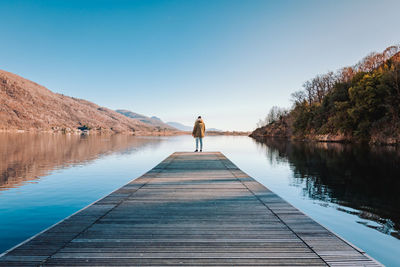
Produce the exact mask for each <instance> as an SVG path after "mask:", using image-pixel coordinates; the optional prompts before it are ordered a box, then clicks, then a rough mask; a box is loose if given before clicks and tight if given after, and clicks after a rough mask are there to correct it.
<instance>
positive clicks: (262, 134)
mask: <svg viewBox="0 0 400 267" xmlns="http://www.w3.org/2000/svg"><path fill="white" fill-rule="evenodd" d="M290 124H291V121H290V119H289V118H282V119H280V120H278V121H275V122H272V123H270V124H268V125H266V126H263V127H260V128H257V129H255V130H254V131H253V132H252V133H251V134H250V135H249V136H250V137H252V138H254V139H257V140H263V139H265V138H277V139H287V140H294V141H308V142H326V143H368V144H370V145H386V146H398V145H400V133H399V134H397V135H391V136H387V135H385V134H384V133H383V132H382V131H379V130H377V131H375V132H373V133H372V134H371V136H370V137H369V139H368V140H366V139H360V138H357V137H354V136H352V135H349V134H341V133H336V134H334V133H329V134H313V133H308V134H306V135H302V136H299V135H295V134H294V133H293V130H292V127H291V125H290Z"/></svg>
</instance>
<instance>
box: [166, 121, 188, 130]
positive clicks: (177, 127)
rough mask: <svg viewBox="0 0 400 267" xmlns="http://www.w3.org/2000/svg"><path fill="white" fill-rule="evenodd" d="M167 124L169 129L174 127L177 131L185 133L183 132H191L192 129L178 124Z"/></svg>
mask: <svg viewBox="0 0 400 267" xmlns="http://www.w3.org/2000/svg"><path fill="white" fill-rule="evenodd" d="M167 124H168V125H169V126H171V127H174V128H176V129H178V130H181V131H185V132H187V131H192V130H193V127H190V126H186V125H183V124H182V123H179V122H173V121H170V122H167Z"/></svg>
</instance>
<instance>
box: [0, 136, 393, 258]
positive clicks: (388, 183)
mask: <svg viewBox="0 0 400 267" xmlns="http://www.w3.org/2000/svg"><path fill="white" fill-rule="evenodd" d="M193 145H194V142H193V138H192V137H191V136H174V137H134V136H126V135H115V136H83V137H81V136H68V135H50V134H42V135H33V134H0V253H1V252H4V251H5V250H7V249H9V248H11V247H13V246H14V245H16V244H18V243H20V242H21V241H23V240H25V239H27V238H29V237H31V236H32V235H34V234H36V233H38V232H40V231H42V230H43V229H45V228H47V227H49V226H50V225H52V224H54V223H56V222H58V221H59V220H61V219H63V218H64V217H66V216H68V215H70V214H72V213H74V212H75V211H77V210H79V209H81V208H83V207H85V206H86V205H88V204H90V203H92V202H93V201H95V200H97V199H99V198H101V197H103V196H104V195H106V194H109V193H110V192H112V191H113V190H115V189H116V188H119V187H121V186H122V185H124V184H126V183H127V182H129V181H130V180H132V179H134V178H136V177H138V176H140V175H141V174H143V173H145V172H147V171H148V170H149V169H151V168H152V167H154V166H155V165H156V164H157V163H159V162H160V161H161V160H163V159H164V158H166V157H167V156H168V155H169V154H171V153H173V152H175V151H191V150H193V148H194V147H193ZM205 151H221V152H222V153H224V154H225V155H226V156H227V157H228V158H230V159H231V160H232V161H233V162H234V163H235V164H236V165H238V166H239V167H240V168H241V169H242V170H243V171H245V172H246V173H248V174H249V175H251V176H253V177H254V178H256V179H257V180H258V181H259V182H260V183H262V184H264V185H265V186H267V187H268V188H270V189H271V190H273V191H274V192H275V193H277V194H279V195H280V196H281V197H283V198H284V199H286V200H287V201H288V202H290V203H291V204H292V205H294V206H295V207H297V208H298V209H300V210H302V211H303V212H304V213H306V214H307V215H309V216H311V217H312V218H313V219H314V220H316V221H318V222H319V223H321V224H322V225H324V226H325V227H327V228H329V229H331V230H332V231H334V232H335V233H337V234H339V235H340V236H342V237H343V238H344V239H346V240H348V241H350V242H352V243H353V244H355V245H356V246H358V247H359V248H361V249H363V250H365V251H366V252H367V253H368V254H369V255H371V256H373V257H374V258H376V259H377V260H379V261H380V262H382V263H383V264H385V265H387V266H400V259H399V257H398V256H399V255H400V240H399V239H400V234H399V230H400V151H399V149H395V148H393V147H392V148H391V147H372V148H368V147H362V146H354V145H353V146H351V145H340V144H323V143H318V144H307V143H292V142H286V141H277V140H267V141H264V142H263V143H261V142H257V141H255V140H253V139H251V138H249V137H244V136H209V137H206V138H205Z"/></svg>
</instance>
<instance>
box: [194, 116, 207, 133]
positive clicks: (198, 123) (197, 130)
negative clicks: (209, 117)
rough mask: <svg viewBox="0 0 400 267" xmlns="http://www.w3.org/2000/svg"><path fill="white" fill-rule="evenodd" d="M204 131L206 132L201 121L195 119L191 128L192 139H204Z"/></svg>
mask: <svg viewBox="0 0 400 267" xmlns="http://www.w3.org/2000/svg"><path fill="white" fill-rule="evenodd" d="M205 131H206V125H205V124H204V122H203V120H202V119H197V120H196V122H195V123H194V127H193V132H192V135H193V137H204V133H205Z"/></svg>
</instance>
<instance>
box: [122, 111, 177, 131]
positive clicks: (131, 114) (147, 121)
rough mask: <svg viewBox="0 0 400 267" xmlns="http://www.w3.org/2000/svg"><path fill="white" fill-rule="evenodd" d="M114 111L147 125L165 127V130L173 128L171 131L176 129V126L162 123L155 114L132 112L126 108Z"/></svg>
mask: <svg viewBox="0 0 400 267" xmlns="http://www.w3.org/2000/svg"><path fill="white" fill-rule="evenodd" d="M115 111H116V112H118V113H119V114H122V115H124V116H126V117H128V118H132V119H136V120H139V121H140V122H143V123H145V124H147V125H150V126H152V127H154V128H157V129H160V128H161V129H167V130H173V131H176V130H177V128H175V127H173V126H170V125H168V124H167V123H164V122H163V121H162V120H161V119H160V118H157V117H156V116H153V117H147V116H145V115H142V114H139V113H135V112H132V111H130V110H126V109H117V110H115Z"/></svg>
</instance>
